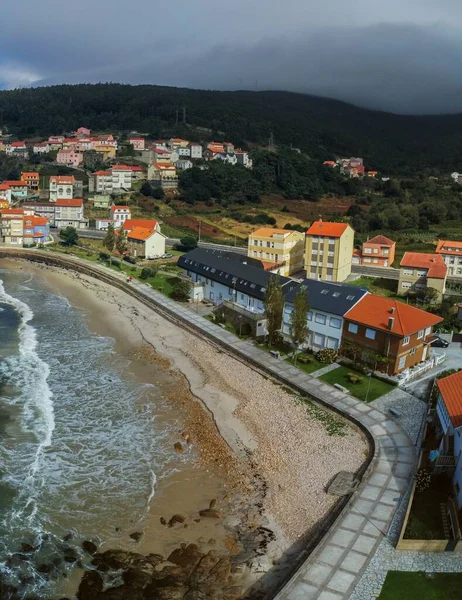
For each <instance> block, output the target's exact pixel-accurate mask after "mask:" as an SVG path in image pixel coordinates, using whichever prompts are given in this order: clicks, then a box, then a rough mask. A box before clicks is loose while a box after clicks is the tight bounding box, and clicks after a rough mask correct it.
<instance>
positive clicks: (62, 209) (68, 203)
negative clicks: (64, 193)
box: [55, 198, 88, 229]
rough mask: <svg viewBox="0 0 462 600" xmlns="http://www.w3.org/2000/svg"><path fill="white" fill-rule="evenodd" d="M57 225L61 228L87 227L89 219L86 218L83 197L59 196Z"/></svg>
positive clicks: (56, 213)
mask: <svg viewBox="0 0 462 600" xmlns="http://www.w3.org/2000/svg"><path fill="white" fill-rule="evenodd" d="M55 225H56V227H59V228H65V227H75V228H76V229H85V228H87V227H88V221H86V220H85V218H84V210H83V199H82V198H57V200H56V203H55Z"/></svg>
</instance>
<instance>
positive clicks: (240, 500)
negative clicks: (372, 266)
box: [2, 261, 367, 584]
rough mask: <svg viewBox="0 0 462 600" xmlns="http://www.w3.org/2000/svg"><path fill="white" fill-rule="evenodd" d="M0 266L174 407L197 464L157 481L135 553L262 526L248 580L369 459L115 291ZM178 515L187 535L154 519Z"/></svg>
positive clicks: (270, 388) (231, 543)
mask: <svg viewBox="0 0 462 600" xmlns="http://www.w3.org/2000/svg"><path fill="white" fill-rule="evenodd" d="M7 264H9V265H15V268H18V265H19V264H20V265H21V267H22V268H23V269H27V271H29V272H34V273H35V274H36V275H37V276H39V277H43V278H44V280H45V281H46V283H47V285H49V286H50V287H51V288H52V289H53V290H55V291H56V292H58V293H60V294H62V295H64V296H65V297H67V298H68V300H69V301H70V302H71V303H72V304H73V305H74V306H77V307H79V308H81V309H83V310H84V311H85V314H86V318H87V322H88V325H89V327H90V329H91V330H92V331H93V332H94V333H96V334H99V335H106V336H111V337H113V338H114V339H115V340H116V350H117V351H118V352H120V353H121V354H122V355H124V356H126V357H129V358H130V359H131V363H130V368H131V369H132V370H133V374H134V376H136V377H139V378H142V379H145V380H146V381H150V380H151V378H153V377H154V378H155V381H156V384H157V385H161V386H162V389H163V390H165V395H166V398H168V400H169V401H170V403H171V409H172V411H173V413H174V415H173V414H172V415H170V417H171V418H176V419H177V420H178V425H179V426H178V442H180V443H181V444H182V447H183V448H184V449H185V450H186V451H187V452H192V453H193V455H194V458H195V460H194V461H192V462H190V463H189V464H187V465H185V464H184V463H183V464H182V465H181V468H180V469H179V471H178V472H177V473H175V474H174V475H173V476H171V477H169V478H165V479H163V480H160V481H159V482H158V488H157V489H156V493H155V497H154V499H153V501H152V503H151V513H150V516H149V519H148V523H147V526H146V528H145V531H144V536H143V538H142V540H141V541H140V543H138V544H137V546H136V551H137V552H141V553H147V552H163V553H165V552H166V551H168V550H169V549H171V548H173V547H175V546H178V545H179V543H181V542H190V541H197V540H198V539H200V541H201V543H202V544H205V543H206V542H207V541H208V539H209V538H212V542H211V543H212V544H217V546H219V547H221V548H223V547H226V548H227V549H228V550H231V551H232V550H234V549H235V550H236V551H238V550H239V546H238V545H237V546H236V541H237V540H240V542H241V544H242V542H243V540H245V532H249V531H252V530H257V529H258V527H267V528H269V529H271V530H272V531H274V534H275V539H274V540H273V541H272V542H270V543H269V545H268V547H267V548H265V552H266V555H265V556H261V557H259V558H258V560H257V561H256V562H255V564H254V566H253V568H252V569H251V570H250V571H252V574H249V573H247V580H246V583H247V584H250V583H252V582H253V581H255V579H257V578H258V577H259V576H260V574H261V573H262V572H265V571H267V570H269V569H270V568H271V567H272V565H273V564H274V563H275V562H276V561H278V559H279V558H280V556H281V555H282V554H283V552H284V551H285V550H287V549H288V548H289V547H290V546H291V545H292V544H293V543H294V542H296V541H297V540H298V539H299V538H300V536H304V535H305V534H306V533H307V532H310V531H313V530H314V528H315V526H316V523H317V522H318V521H319V520H320V519H321V518H322V517H324V516H325V515H326V513H327V512H328V511H329V510H330V509H331V508H332V507H333V505H334V503H335V499H334V498H333V497H331V496H328V495H327V494H326V493H325V491H324V490H325V486H326V485H327V484H328V482H329V481H330V480H331V479H332V477H334V476H335V475H336V474H337V473H338V472H339V471H342V470H346V471H353V472H355V471H357V470H358V469H359V468H360V466H361V464H362V463H363V461H364V460H365V458H366V455H367V443H366V441H365V439H364V438H363V435H362V434H361V433H360V431H359V430H358V429H356V428H354V427H352V426H351V425H350V424H347V425H346V427H344V435H329V434H328V432H327V430H326V425H325V423H324V422H323V419H322V418H320V416H319V412H318V411H317V410H310V409H309V408H307V405H306V404H305V403H304V402H302V401H300V399H299V398H298V397H297V396H296V395H295V394H293V393H291V392H290V391H288V390H287V389H285V388H284V387H283V386H281V385H279V384H277V383H275V382H273V381H271V380H270V379H269V378H266V377H264V376H263V375H261V374H260V373H258V372H256V371H254V370H253V369H252V368H250V367H249V366H247V365H246V364H244V363H243V362H241V361H239V360H237V359H236V358H234V357H232V356H230V355H228V354H227V353H225V352H224V351H222V350H220V349H218V348H216V347H215V346H213V345H212V344H211V343H208V342H206V341H204V340H203V339H201V338H198V337H196V336H194V335H193V334H191V333H189V332H187V331H185V330H183V329H182V328H180V327H179V326H176V325H174V324H172V323H170V322H168V321H167V320H165V319H164V318H163V317H162V316H160V315H158V314H157V313H155V312H154V311H152V310H151V309H148V308H147V307H146V306H144V305H143V304H141V303H139V302H137V301H136V300H134V299H133V298H131V297H130V296H128V295H126V294H124V293H123V292H122V291H120V290H118V289H116V288H112V287H111V286H108V285H106V284H104V283H102V282H98V281H97V280H95V279H93V278H89V277H86V276H83V275H81V274H77V273H73V272H71V271H64V270H60V269H56V268H50V267H45V266H37V265H31V264H30V263H25V262H21V263H19V262H18V261H15V262H14V263H11V262H10V261H4V262H2V266H3V265H7ZM12 268H13V267H12ZM320 410H321V413H322V414H324V411H323V410H322V409H320ZM334 418H336V419H339V418H338V417H334ZM181 434H183V437H182V435H181ZM185 436H190V440H189V441H190V442H191V443H190V444H188V443H187V442H186V440H185V439H184V437H185ZM172 452H174V450H173V449H172ZM214 498H216V500H217V502H216V506H215V508H216V509H218V510H219V511H220V512H222V515H223V517H224V518H223V519H220V520H215V519H201V521H200V523H196V521H194V519H197V518H198V510H200V509H203V508H207V506H208V503H209V502H210V500H212V499H214ZM175 513H179V514H182V515H184V516H186V517H187V521H185V523H186V524H187V525H188V527H187V528H184V526H178V525H176V526H175V527H173V528H166V527H165V526H163V525H161V524H160V517H164V518H166V519H167V520H168V519H169V518H170V517H171V516H172V515H173V514H175ZM237 529H239V531H240V534H239V535H236V531H235V530H237Z"/></svg>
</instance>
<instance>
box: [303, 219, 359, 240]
mask: <svg viewBox="0 0 462 600" xmlns="http://www.w3.org/2000/svg"><path fill="white" fill-rule="evenodd" d="M347 227H349V225H348V223H330V222H329V221H315V222H314V223H313V224H312V225H311V227H310V228H309V229H308V231H307V232H306V233H307V235H325V236H328V237H340V236H341V235H342V234H343V233H344V232H345V231H346V229H347Z"/></svg>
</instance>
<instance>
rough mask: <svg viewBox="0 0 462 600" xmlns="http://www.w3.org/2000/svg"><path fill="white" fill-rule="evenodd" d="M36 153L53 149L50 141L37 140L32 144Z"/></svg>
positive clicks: (44, 152)
mask: <svg viewBox="0 0 462 600" xmlns="http://www.w3.org/2000/svg"><path fill="white" fill-rule="evenodd" d="M32 151H33V153H34V154H48V152H50V151H51V146H50V144H49V142H37V143H35V144H34V145H33V146H32Z"/></svg>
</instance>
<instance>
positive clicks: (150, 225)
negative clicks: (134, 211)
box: [123, 219, 166, 258]
mask: <svg viewBox="0 0 462 600" xmlns="http://www.w3.org/2000/svg"><path fill="white" fill-rule="evenodd" d="M123 227H124V232H125V234H126V236H127V248H128V252H129V254H130V256H134V257H137V256H138V257H144V258H157V257H159V256H162V255H163V254H165V240H166V236H165V235H164V234H163V233H161V231H160V225H159V223H158V221H154V220H151V219H127V220H126V221H125V222H124V226H123Z"/></svg>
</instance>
